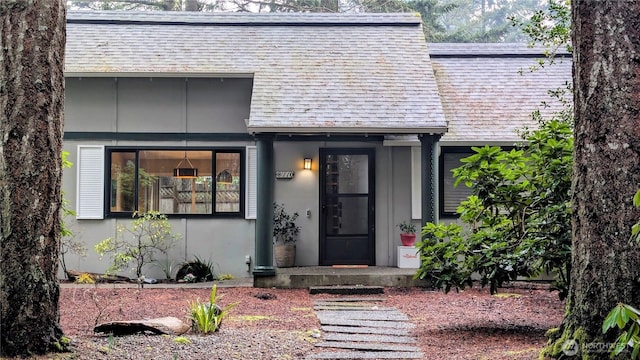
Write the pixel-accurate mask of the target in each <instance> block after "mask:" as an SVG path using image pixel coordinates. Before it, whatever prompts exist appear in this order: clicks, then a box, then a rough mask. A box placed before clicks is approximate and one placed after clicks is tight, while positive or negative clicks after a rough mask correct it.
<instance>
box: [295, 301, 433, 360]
mask: <svg viewBox="0 0 640 360" xmlns="http://www.w3.org/2000/svg"><path fill="white" fill-rule="evenodd" d="M314 310H315V311H316V316H317V317H318V320H320V325H321V326H322V327H321V329H322V332H323V335H322V338H323V341H320V342H318V343H316V347H320V348H327V351H323V352H320V353H316V354H311V355H309V356H307V359H308V360H312V359H422V358H423V354H422V352H421V351H420V347H418V346H417V345H416V339H415V338H414V337H412V336H411V330H412V329H413V328H414V327H415V325H414V324H412V323H411V322H409V319H408V318H407V316H406V315H405V314H403V313H401V312H400V311H398V310H397V309H395V308H392V307H385V306H384V299H383V298H372V297H352V296H346V297H341V298H329V299H318V300H315V301H314Z"/></svg>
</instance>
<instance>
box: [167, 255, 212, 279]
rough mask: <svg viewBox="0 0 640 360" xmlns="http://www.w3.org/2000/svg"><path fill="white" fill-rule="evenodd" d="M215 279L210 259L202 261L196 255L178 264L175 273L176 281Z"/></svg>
mask: <svg viewBox="0 0 640 360" xmlns="http://www.w3.org/2000/svg"><path fill="white" fill-rule="evenodd" d="M215 279H216V277H215V275H214V272H213V264H212V263H211V261H204V260H202V259H200V258H199V257H197V256H196V257H195V258H194V260H193V261H189V262H186V263H183V264H182V265H180V268H179V269H178V272H177V273H176V281H185V282H203V281H213V280H215Z"/></svg>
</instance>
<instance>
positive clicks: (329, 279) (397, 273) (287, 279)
mask: <svg viewBox="0 0 640 360" xmlns="http://www.w3.org/2000/svg"><path fill="white" fill-rule="evenodd" d="M416 270H417V269H404V268H403V269H401V268H397V267H386V266H369V267H366V268H335V267H331V266H305V267H292V268H276V275H275V276H255V277H254V278H253V286H254V287H257V288H271V287H275V288H280V289H305V288H309V287H311V286H331V285H363V286H386V287H413V286H422V287H426V286H429V283H428V281H426V280H415V279H413V275H414V274H415V273H416Z"/></svg>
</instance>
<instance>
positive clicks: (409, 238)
mask: <svg viewBox="0 0 640 360" xmlns="http://www.w3.org/2000/svg"><path fill="white" fill-rule="evenodd" d="M398 227H399V228H400V241H401V242H402V245H403V246H413V245H415V243H416V225H415V224H412V223H411V222H409V221H403V222H401V223H400V224H398Z"/></svg>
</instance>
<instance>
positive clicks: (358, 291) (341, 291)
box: [309, 285, 384, 295]
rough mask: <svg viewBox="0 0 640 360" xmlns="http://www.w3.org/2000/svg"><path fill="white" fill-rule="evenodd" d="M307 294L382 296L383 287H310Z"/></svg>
mask: <svg viewBox="0 0 640 360" xmlns="http://www.w3.org/2000/svg"><path fill="white" fill-rule="evenodd" d="M309 294H334V295H374V294H384V287H382V286H362V285H331V286H310V287H309Z"/></svg>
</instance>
